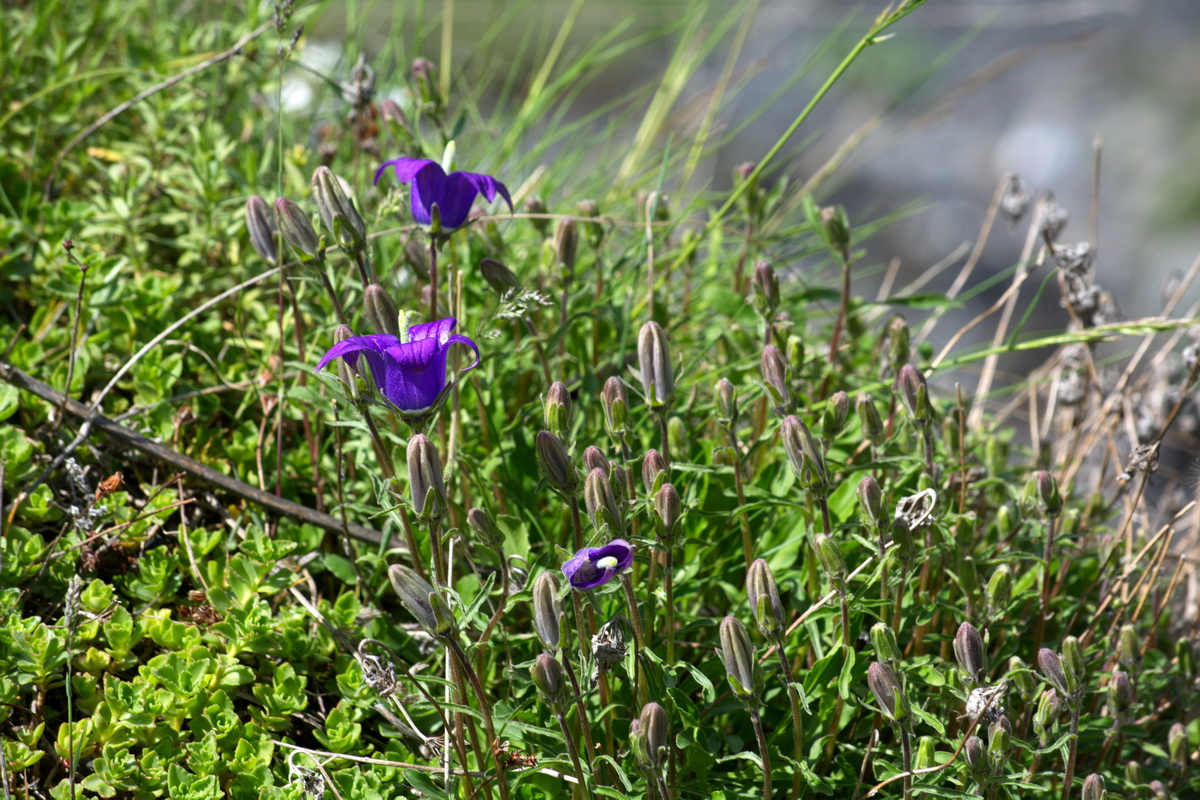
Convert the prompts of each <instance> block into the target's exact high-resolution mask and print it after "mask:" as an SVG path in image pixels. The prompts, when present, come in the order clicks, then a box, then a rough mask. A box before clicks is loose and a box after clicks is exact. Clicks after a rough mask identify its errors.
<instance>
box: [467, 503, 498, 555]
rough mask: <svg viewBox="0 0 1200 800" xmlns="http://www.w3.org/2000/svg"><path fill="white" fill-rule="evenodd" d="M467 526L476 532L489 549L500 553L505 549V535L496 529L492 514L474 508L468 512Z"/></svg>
mask: <svg viewBox="0 0 1200 800" xmlns="http://www.w3.org/2000/svg"><path fill="white" fill-rule="evenodd" d="M467 525H469V526H470V527H471V530H473V531H475V535H476V536H478V537H479V540H480V541H481V542H483V543H484V544H486V545H487V546H488V547H490V548H492V549H493V550H495V551H496V552H497V553H500V552H501V550H502V549H503V547H504V535H503V534H502V533H500V530H499V529H498V528H497V527H496V523H495V522H494V521H493V520H492V517H491V515H490V514H488V513H487V512H486V511H484V510H483V509H482V508H472V509H469V510H468V511H467Z"/></svg>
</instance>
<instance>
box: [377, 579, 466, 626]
mask: <svg viewBox="0 0 1200 800" xmlns="http://www.w3.org/2000/svg"><path fill="white" fill-rule="evenodd" d="M388 580H390V581H391V584H392V588H393V589H395V590H396V594H397V595H399V596H400V604H401V605H403V606H404V607H405V608H406V609H408V613H410V614H412V616H413V619H415V620H416V621H417V624H418V625H420V626H421V627H422V628H424V629H425V631H426V632H427V633H429V634H430V635H431V636H450V635H453V633H454V631H455V630H456V629H457V626H456V624H455V621H454V615H453V614H451V613H450V608H449V607H448V606H447V605H446V601H445V600H444V599H443V598H442V595H441V593H440V592H438V591H437V590H435V589H434V588H433V587H432V586H430V585H429V583H428V581H426V580H425V579H424V578H422V577H421V576H420V575H418V574H417V573H416V572H415V571H414V570H411V569H409V568H408V567H406V566H404V565H403V564H393V565H392V566H390V567H388Z"/></svg>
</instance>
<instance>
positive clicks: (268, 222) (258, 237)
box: [246, 195, 279, 265]
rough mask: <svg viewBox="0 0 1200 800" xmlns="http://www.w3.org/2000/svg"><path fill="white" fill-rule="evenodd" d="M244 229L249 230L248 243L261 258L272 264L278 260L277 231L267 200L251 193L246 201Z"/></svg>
mask: <svg viewBox="0 0 1200 800" xmlns="http://www.w3.org/2000/svg"><path fill="white" fill-rule="evenodd" d="M246 230H248V231H249V232H250V244H252V245H254V249H255V250H257V251H258V254H259V255H260V256H262V260H263V261H266V262H267V263H268V264H271V265H274V264H276V263H278V262H279V248H278V243H277V242H276V235H277V234H278V232H279V228H278V226H277V225H276V224H275V217H274V215H272V214H271V208H270V207H269V206H268V205H267V201H266V200H263V199H262V198H261V197H259V196H258V195H253V196H251V197H250V199H249V200H247V201H246Z"/></svg>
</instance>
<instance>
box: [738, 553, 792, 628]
mask: <svg viewBox="0 0 1200 800" xmlns="http://www.w3.org/2000/svg"><path fill="white" fill-rule="evenodd" d="M746 597H747V599H749V601H750V612H751V613H752V614H754V621H755V622H756V623H757V624H758V630H759V632H760V633H762V635H763V636H765V637H767V638H768V639H774V638H775V637H776V636H778V635H779V634H780V633H782V632H783V625H784V616H783V602H782V601H781V600H780V599H779V587H778V586H777V585H776V584H775V576H774V575H773V574H772V573H771V567H770V566H769V565H768V564H767V562H766V560H765V559H762V558H759V559H755V561H754V562H753V563H751V564H750V568H749V569H748V570H746Z"/></svg>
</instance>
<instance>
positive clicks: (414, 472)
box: [408, 433, 448, 521]
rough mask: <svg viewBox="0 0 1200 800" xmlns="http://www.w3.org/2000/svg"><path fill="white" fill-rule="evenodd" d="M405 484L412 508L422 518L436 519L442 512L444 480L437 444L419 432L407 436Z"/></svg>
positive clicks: (445, 503)
mask: <svg viewBox="0 0 1200 800" xmlns="http://www.w3.org/2000/svg"><path fill="white" fill-rule="evenodd" d="M408 484H409V488H410V489H411V492H412V506H413V512H414V513H415V514H416V515H417V516H418V517H420V518H421V519H423V520H427V521H429V520H433V521H436V520H439V519H441V518H442V516H443V515H445V513H446V507H447V505H448V501H447V499H446V484H445V482H444V481H443V479H442V459H441V456H439V455H438V451H437V446H436V445H434V443H433V442H432V441H430V439H429V437H428V436H426V435H425V434H423V433H418V434H414V435H413V436H411V437H410V438H409V440H408Z"/></svg>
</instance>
